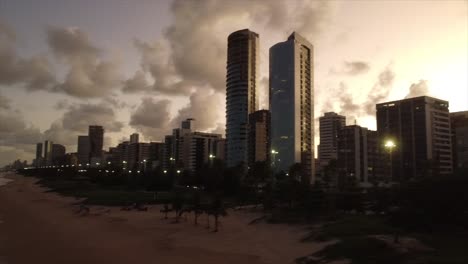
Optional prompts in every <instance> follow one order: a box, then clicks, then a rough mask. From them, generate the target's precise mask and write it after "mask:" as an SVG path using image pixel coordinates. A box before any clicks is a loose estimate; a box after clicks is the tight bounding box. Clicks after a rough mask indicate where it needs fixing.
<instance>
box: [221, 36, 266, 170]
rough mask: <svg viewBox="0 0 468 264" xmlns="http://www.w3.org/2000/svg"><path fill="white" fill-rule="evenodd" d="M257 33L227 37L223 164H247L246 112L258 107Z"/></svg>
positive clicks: (251, 111) (247, 121)
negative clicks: (224, 162) (224, 159)
mask: <svg viewBox="0 0 468 264" xmlns="http://www.w3.org/2000/svg"><path fill="white" fill-rule="evenodd" d="M258 52H259V51H258V34H257V33H255V32H252V31H250V30H248V29H243V30H239V31H236V32H234V33H232V34H230V35H229V37H228V49H227V53H228V54H227V73H226V148H227V149H226V159H227V166H228V167H234V166H237V165H239V164H243V166H244V167H246V166H247V163H248V147H247V144H248V135H249V133H248V125H249V114H250V113H253V112H255V111H256V110H257V108H258V97H257V86H258V85H257V74H258V73H257V72H258V61H259V54H258Z"/></svg>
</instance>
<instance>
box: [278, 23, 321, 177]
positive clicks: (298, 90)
mask: <svg viewBox="0 0 468 264" xmlns="http://www.w3.org/2000/svg"><path fill="white" fill-rule="evenodd" d="M313 81H314V80H313V46H312V44H310V43H309V42H308V41H307V40H305V39H304V38H303V37H301V36H300V35H299V34H297V33H295V32H294V33H292V34H291V35H290V36H289V38H288V40H287V41H285V42H281V43H278V44H276V45H274V46H273V47H271V48H270V111H271V146H272V164H274V169H277V170H282V171H285V172H287V171H288V170H289V168H290V167H291V166H292V165H294V164H295V163H300V164H301V168H302V173H301V177H302V180H303V181H305V182H309V183H311V184H313V183H314V181H315V175H314V174H315V171H314V167H315V164H314V105H313V102H314V95H313V91H314V87H313ZM273 152H274V153H273Z"/></svg>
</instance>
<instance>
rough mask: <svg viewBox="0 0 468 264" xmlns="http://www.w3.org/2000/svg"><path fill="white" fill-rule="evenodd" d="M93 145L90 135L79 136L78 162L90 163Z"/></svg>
mask: <svg viewBox="0 0 468 264" xmlns="http://www.w3.org/2000/svg"><path fill="white" fill-rule="evenodd" d="M90 152H91V146H90V142H89V137H88V136H78V148H77V158H78V164H82V165H86V164H88V163H89V154H90Z"/></svg>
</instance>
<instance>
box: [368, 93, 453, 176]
mask: <svg viewBox="0 0 468 264" xmlns="http://www.w3.org/2000/svg"><path fill="white" fill-rule="evenodd" d="M448 105H449V104H448V102H447V101H444V100H440V99H436V98H432V97H428V96H420V97H415V98H409V99H404V100H399V101H392V102H385V103H380V104H377V105H376V107H377V131H378V134H379V138H380V139H379V140H380V145H381V146H384V145H385V142H388V141H389V140H392V141H393V143H394V145H395V146H394V147H390V148H387V149H386V150H387V151H388V152H387V154H385V155H386V156H387V157H388V159H387V160H388V161H387V165H386V171H388V173H389V174H391V175H389V176H391V179H393V180H395V181H403V180H408V179H411V178H418V177H424V176H427V175H431V174H432V175H439V174H450V173H452V142H451V133H450V119H449V110H448Z"/></svg>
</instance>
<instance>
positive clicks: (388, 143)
mask: <svg viewBox="0 0 468 264" xmlns="http://www.w3.org/2000/svg"><path fill="white" fill-rule="evenodd" d="M395 147H396V145H395V142H393V141H392V140H390V139H389V140H387V141H386V142H385V148H386V149H387V150H388V155H389V160H390V178H392V177H393V162H392V151H393V148H395Z"/></svg>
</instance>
